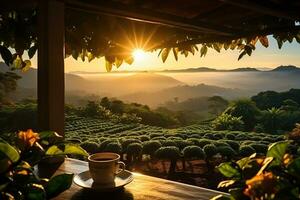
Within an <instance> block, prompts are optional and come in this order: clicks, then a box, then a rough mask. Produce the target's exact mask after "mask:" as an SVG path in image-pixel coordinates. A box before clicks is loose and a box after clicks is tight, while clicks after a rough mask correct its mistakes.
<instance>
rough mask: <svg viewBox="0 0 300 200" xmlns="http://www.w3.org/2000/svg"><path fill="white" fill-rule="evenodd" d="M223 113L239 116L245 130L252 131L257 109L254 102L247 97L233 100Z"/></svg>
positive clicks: (257, 112) (257, 113)
mask: <svg viewBox="0 0 300 200" xmlns="http://www.w3.org/2000/svg"><path fill="white" fill-rule="evenodd" d="M224 113H225V114H229V115H231V116H234V117H241V120H242V121H243V122H244V126H245V130H246V131H252V130H253V128H254V126H255V124H256V118H257V116H258V115H259V110H258V108H257V107H256V105H255V102H253V101H251V100H249V99H241V100H237V101H234V102H233V103H232V104H231V105H230V106H229V107H228V108H227V109H226V110H225V112H224Z"/></svg>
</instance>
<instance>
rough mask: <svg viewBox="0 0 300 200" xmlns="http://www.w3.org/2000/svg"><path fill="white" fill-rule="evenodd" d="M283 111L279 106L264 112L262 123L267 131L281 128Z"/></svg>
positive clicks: (275, 130) (270, 131)
mask: <svg viewBox="0 0 300 200" xmlns="http://www.w3.org/2000/svg"><path fill="white" fill-rule="evenodd" d="M282 113H283V111H282V110H280V109H278V108H271V109H268V110H266V111H263V112H262V117H261V120H260V121H261V122H260V123H261V124H262V126H263V129H264V131H265V132H267V133H276V132H277V130H279V129H281V127H282V126H281V125H282V123H281V116H282Z"/></svg>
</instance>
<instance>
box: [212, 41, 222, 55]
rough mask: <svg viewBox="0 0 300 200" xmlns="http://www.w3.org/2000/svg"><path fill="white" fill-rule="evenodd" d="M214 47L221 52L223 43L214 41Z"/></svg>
mask: <svg viewBox="0 0 300 200" xmlns="http://www.w3.org/2000/svg"><path fill="white" fill-rule="evenodd" d="M213 48H214V49H215V50H216V51H217V52H218V53H220V52H221V48H222V44H220V43H213Z"/></svg>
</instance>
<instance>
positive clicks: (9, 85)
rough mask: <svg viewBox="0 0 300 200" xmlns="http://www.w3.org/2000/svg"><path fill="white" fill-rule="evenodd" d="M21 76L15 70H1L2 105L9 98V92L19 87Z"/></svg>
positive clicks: (0, 96)
mask: <svg viewBox="0 0 300 200" xmlns="http://www.w3.org/2000/svg"><path fill="white" fill-rule="evenodd" d="M20 78H21V77H20V76H18V75H17V74H15V73H13V72H6V73H2V72H0V105H1V103H4V101H7V100H8V97H7V96H8V94H10V93H11V92H13V91H15V90H16V88H17V80H18V79H20Z"/></svg>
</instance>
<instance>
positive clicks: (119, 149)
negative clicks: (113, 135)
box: [104, 142, 122, 154]
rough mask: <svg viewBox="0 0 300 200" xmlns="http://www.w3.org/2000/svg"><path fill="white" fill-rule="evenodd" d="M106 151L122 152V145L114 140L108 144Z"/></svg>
mask: <svg viewBox="0 0 300 200" xmlns="http://www.w3.org/2000/svg"><path fill="white" fill-rule="evenodd" d="M104 151H105V152H113V153H117V154H120V153H122V146H121V144H120V143H119V142H112V143H109V144H107V145H106V147H105V148H104Z"/></svg>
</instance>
